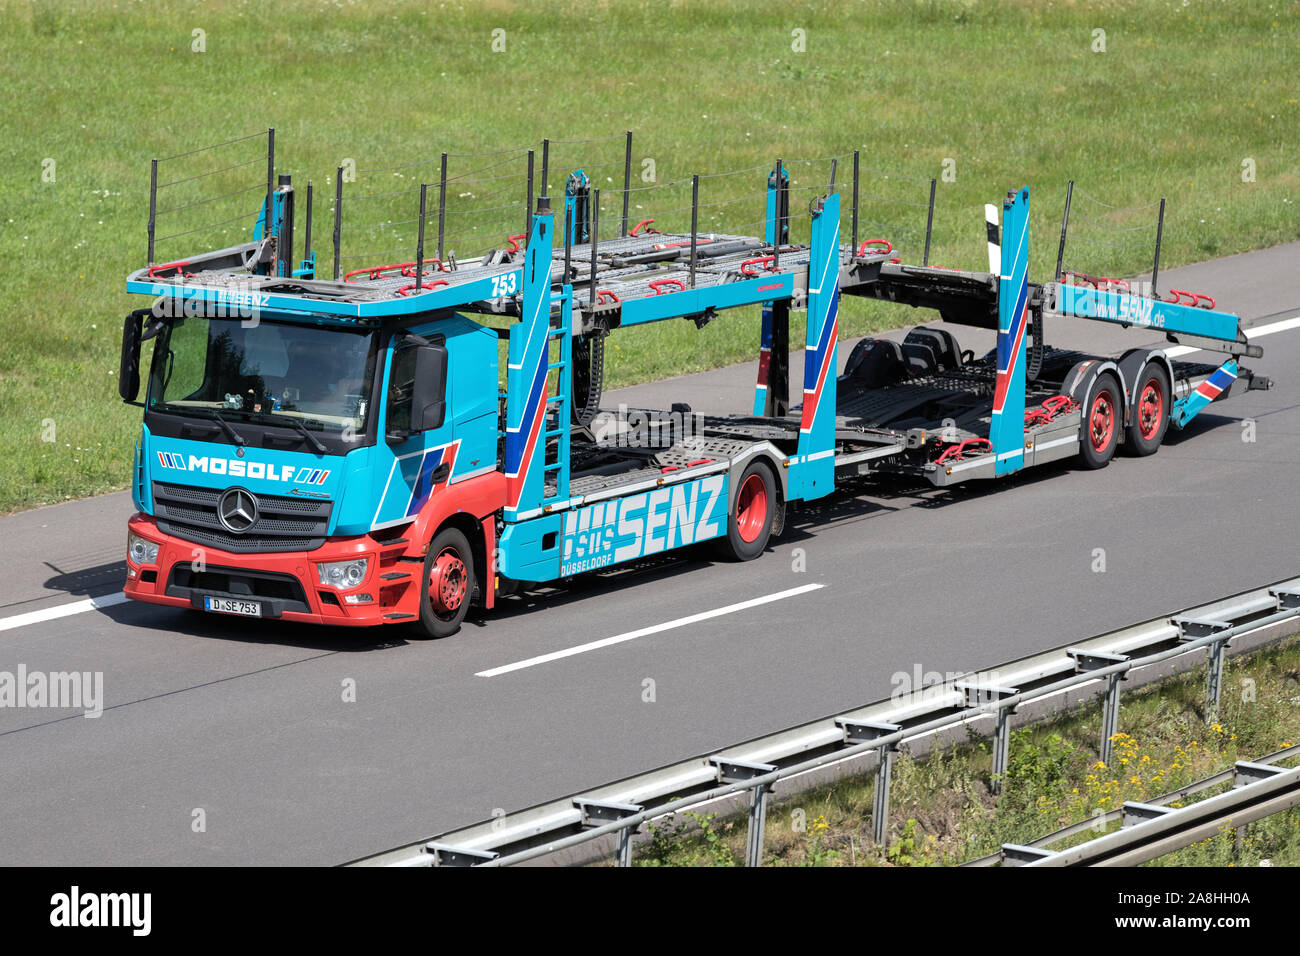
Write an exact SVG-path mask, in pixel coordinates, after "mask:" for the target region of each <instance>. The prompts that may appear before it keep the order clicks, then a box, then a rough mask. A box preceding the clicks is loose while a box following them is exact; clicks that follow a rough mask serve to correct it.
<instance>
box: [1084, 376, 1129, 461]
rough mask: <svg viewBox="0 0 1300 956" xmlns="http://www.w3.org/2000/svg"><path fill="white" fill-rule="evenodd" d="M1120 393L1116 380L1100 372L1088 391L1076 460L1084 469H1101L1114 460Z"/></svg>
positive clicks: (1121, 406)
mask: <svg viewBox="0 0 1300 956" xmlns="http://www.w3.org/2000/svg"><path fill="white" fill-rule="evenodd" d="M1120 396H1121V392H1120V389H1119V379H1117V378H1116V377H1115V376H1114V375H1113V374H1112V373H1111V372H1102V373H1101V374H1100V375H1098V376H1097V377H1096V378H1095V379H1093V382H1092V385H1090V386H1089V387H1088V398H1087V400H1086V401H1085V402H1084V403H1083V408H1082V409H1081V411H1082V413H1083V423H1082V426H1081V431H1080V436H1079V437H1080V438H1081V439H1082V441H1081V443H1080V444H1081V447H1080V449H1079V458H1080V459H1081V461H1082V463H1083V467H1085V468H1105V467H1106V466H1107V465H1108V464H1110V460H1111V459H1112V458H1114V457H1115V448H1116V447H1117V446H1118V445H1119V431H1120V428H1121V424H1120V421H1121V419H1120V410H1121V409H1122V408H1123V405H1122V404H1121V398H1120Z"/></svg>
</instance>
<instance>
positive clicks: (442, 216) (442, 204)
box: [438, 153, 447, 262]
mask: <svg viewBox="0 0 1300 956" xmlns="http://www.w3.org/2000/svg"><path fill="white" fill-rule="evenodd" d="M446 225H447V154H446V153H443V154H442V171H441V172H440V173H439V174H438V261H439V262H444V261H446V259H447V256H446V255H445V252H446V250H445V248H444V247H445V243H444V239H445V238H446Z"/></svg>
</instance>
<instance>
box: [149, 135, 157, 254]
mask: <svg viewBox="0 0 1300 956" xmlns="http://www.w3.org/2000/svg"><path fill="white" fill-rule="evenodd" d="M157 218H158V160H156V159H155V160H154V161H153V162H151V163H150V164H149V265H153V237H154V220H156V219H157Z"/></svg>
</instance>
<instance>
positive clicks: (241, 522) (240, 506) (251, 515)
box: [217, 488, 257, 534]
mask: <svg viewBox="0 0 1300 956" xmlns="http://www.w3.org/2000/svg"><path fill="white" fill-rule="evenodd" d="M217 517H218V518H220V519H221V523H222V524H223V525H225V526H226V530H228V531H232V532H234V533H235V534H243V533H244V532H245V531H247V530H248V529H249V528H251V527H252V526H253V524H254V522H256V521H257V499H256V498H254V497H253V495H252V494H251V493H250V492H247V491H245V490H244V489H243V488H231V489H230V490H229V491H227V492H226V493H225V494H224V495H222V496H221V499H220V500H219V501H218V502H217Z"/></svg>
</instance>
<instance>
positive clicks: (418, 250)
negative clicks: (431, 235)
mask: <svg viewBox="0 0 1300 956" xmlns="http://www.w3.org/2000/svg"><path fill="white" fill-rule="evenodd" d="M428 193H429V184H428V183H420V226H419V229H418V231H417V238H416V240H415V291H416V292H419V291H420V290H421V289H422V288H424V211H425V201H426V199H427V198H428Z"/></svg>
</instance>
